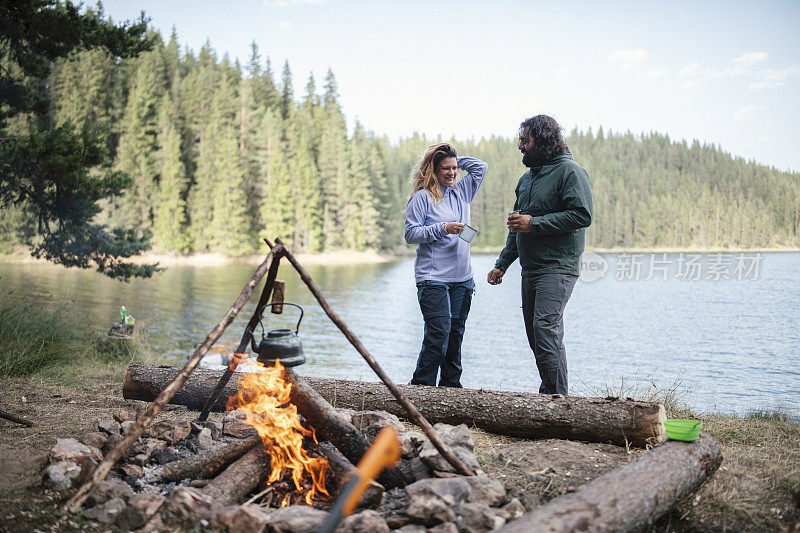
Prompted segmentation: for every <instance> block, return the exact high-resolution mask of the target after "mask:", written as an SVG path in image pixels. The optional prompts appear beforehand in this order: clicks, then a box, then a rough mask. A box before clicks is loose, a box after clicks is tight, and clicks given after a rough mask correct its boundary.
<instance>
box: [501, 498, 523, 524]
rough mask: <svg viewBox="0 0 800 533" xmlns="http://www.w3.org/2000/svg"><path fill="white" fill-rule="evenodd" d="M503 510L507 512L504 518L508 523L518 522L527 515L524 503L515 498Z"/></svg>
mask: <svg viewBox="0 0 800 533" xmlns="http://www.w3.org/2000/svg"><path fill="white" fill-rule="evenodd" d="M502 510H503V511H504V512H505V516H504V517H503V518H505V519H506V521H509V520H516V519H517V518H521V517H522V515H524V514H525V506H524V505H522V502H521V501H519V499H518V498H514V499H513V500H511V501H510V502H508V503H507V504H506V505H504V506H503V508H502Z"/></svg>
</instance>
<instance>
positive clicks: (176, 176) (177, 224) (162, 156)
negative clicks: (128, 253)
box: [153, 95, 189, 253]
mask: <svg viewBox="0 0 800 533" xmlns="http://www.w3.org/2000/svg"><path fill="white" fill-rule="evenodd" d="M175 111H176V108H175V106H173V104H172V101H171V99H170V98H169V96H168V95H167V96H165V97H164V98H163V99H162V103H161V110H160V112H159V152H158V157H157V160H158V164H159V193H158V203H157V204H156V208H155V228H154V230H153V242H154V244H155V245H156V246H157V247H159V248H161V249H163V250H171V251H175V252H179V253H185V252H186V251H188V244H189V243H188V240H187V238H186V230H187V228H186V201H185V200H184V195H185V194H186V186H187V182H186V169H185V168H184V166H183V162H182V161H181V139H180V135H179V134H178V131H177V129H176V127H175V120H174V118H173V115H172V113H174V112H175Z"/></svg>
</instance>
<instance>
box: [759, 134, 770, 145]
mask: <svg viewBox="0 0 800 533" xmlns="http://www.w3.org/2000/svg"><path fill="white" fill-rule="evenodd" d="M771 139H772V137H770V136H769V135H764V136H763V137H759V138H758V139H756V142H759V143H765V142H769V141H770V140H771Z"/></svg>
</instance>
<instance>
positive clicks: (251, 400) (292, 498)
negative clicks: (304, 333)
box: [227, 361, 330, 507]
mask: <svg viewBox="0 0 800 533" xmlns="http://www.w3.org/2000/svg"><path fill="white" fill-rule="evenodd" d="M256 365H258V367H259V368H260V369H261V372H252V373H248V374H246V375H245V377H244V379H241V380H240V381H239V385H240V387H241V390H240V391H239V392H238V393H237V394H236V395H235V396H232V397H231V398H230V399H229V400H228V404H227V408H228V409H229V410H231V409H240V410H241V411H242V412H244V413H245V415H246V417H247V423H248V424H249V425H251V426H253V427H254V428H255V430H256V431H257V432H258V436H259V437H261V441H262V442H263V446H264V451H265V452H266V453H267V454H268V455H269V463H270V473H269V476H268V478H267V483H268V484H269V485H271V484H273V483H276V482H278V481H281V480H283V479H284V477H286V474H287V473H288V475H289V477H290V478H291V481H292V483H293V485H294V488H295V490H296V492H289V493H287V494H286V495H285V496H284V497H283V498H282V499H281V500H280V507H285V506H287V505H289V504H290V503H296V500H297V498H296V495H297V494H299V495H301V496H302V499H303V500H304V501H305V503H306V504H308V505H314V500H315V498H318V497H323V498H325V499H328V498H329V497H330V494H328V491H327V490H326V489H325V472H326V470H327V469H328V461H327V460H325V459H322V458H316V457H309V455H308V453H307V452H306V450H305V448H304V447H303V440H304V438H310V439H313V441H314V442H315V443H316V442H317V438H316V436H315V435H314V429H313V428H306V427H304V426H303V425H302V424H301V422H300V416H299V415H298V413H297V406H295V405H294V404H292V403H291V400H290V396H291V390H292V385H291V383H287V382H286V381H285V380H284V369H283V365H281V363H280V362H279V361H276V362H275V366H272V367H265V366H264V364H262V363H259V362H256ZM270 498H272V495H270Z"/></svg>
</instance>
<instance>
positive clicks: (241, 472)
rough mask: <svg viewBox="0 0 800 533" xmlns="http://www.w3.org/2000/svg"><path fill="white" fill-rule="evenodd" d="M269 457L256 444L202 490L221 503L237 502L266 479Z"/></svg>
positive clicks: (231, 503) (232, 503) (268, 469)
mask: <svg viewBox="0 0 800 533" xmlns="http://www.w3.org/2000/svg"><path fill="white" fill-rule="evenodd" d="M269 471H270V466H269V458H268V457H267V454H266V453H264V448H263V447H262V446H256V447H255V448H253V449H252V450H250V451H249V452H247V453H246V454H244V455H243V456H242V457H241V458H239V459H238V460H237V461H236V462H235V463H233V464H232V465H230V466H229V467H228V468H226V469H225V470H224V471H223V472H222V473H221V474H220V475H218V476H217V477H215V478H214V479H212V480H211V481H210V482H209V483H208V485H206V486H205V487H203V492H205V493H206V494H208V495H209V496H211V497H212V498H214V499H216V500H217V501H218V502H219V503H221V504H222V505H235V504H238V503H239V502H240V501H241V500H242V499H243V498H244V497H245V496H247V495H248V494H249V493H250V492H251V491H252V490H253V489H255V488H256V487H257V486H258V485H259V484H261V483H262V482H263V481H264V480H265V479H267V474H268V473H269Z"/></svg>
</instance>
